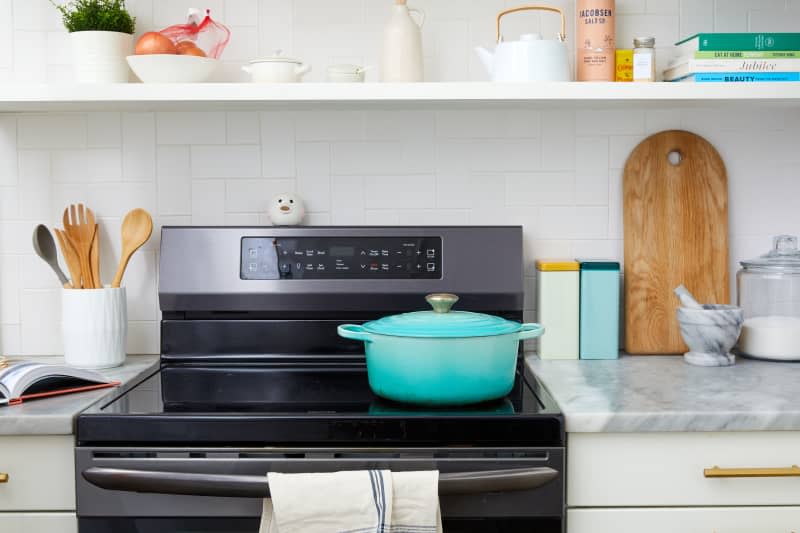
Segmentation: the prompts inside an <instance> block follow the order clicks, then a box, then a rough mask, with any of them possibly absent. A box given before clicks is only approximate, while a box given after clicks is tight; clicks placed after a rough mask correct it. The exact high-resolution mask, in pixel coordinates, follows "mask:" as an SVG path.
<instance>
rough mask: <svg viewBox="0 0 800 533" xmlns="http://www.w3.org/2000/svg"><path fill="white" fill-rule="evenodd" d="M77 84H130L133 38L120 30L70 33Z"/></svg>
mask: <svg viewBox="0 0 800 533" xmlns="http://www.w3.org/2000/svg"><path fill="white" fill-rule="evenodd" d="M69 38H70V41H72V65H73V70H74V72H75V81H76V82H77V83H127V82H128V77H129V69H128V62H127V61H126V60H125V58H126V57H127V56H129V55H130V54H131V53H132V51H133V35H130V34H127V33H120V32H116V31H78V32H74V33H70V34H69Z"/></svg>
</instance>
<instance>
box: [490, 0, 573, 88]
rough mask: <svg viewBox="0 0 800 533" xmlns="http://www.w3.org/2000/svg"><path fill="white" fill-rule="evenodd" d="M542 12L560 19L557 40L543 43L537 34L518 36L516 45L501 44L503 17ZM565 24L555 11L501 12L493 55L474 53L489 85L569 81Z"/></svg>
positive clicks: (504, 42) (519, 9) (562, 16)
mask: <svg viewBox="0 0 800 533" xmlns="http://www.w3.org/2000/svg"><path fill="white" fill-rule="evenodd" d="M531 10H544V11H553V12H555V13H558V14H559V15H561V33H559V34H558V39H555V40H546V39H542V36H541V35H539V34H538V33H528V34H524V35H522V36H520V39H519V40H518V41H508V42H506V41H504V40H503V36H502V34H501V32H500V21H501V20H502V18H503V17H504V16H505V15H508V14H510V13H516V12H519V11H531ZM566 25H567V21H566V18H565V17H564V12H563V11H561V10H560V9H558V8H555V7H546V6H525V7H517V8H513V9H508V10H506V11H502V12H501V13H500V14H498V15H497V48H496V49H495V52H494V53H492V52H490V51H488V50H486V49H485V48H483V47H480V46H479V47H476V48H475V51H476V52H477V53H478V56H479V57H480V58H481V61H482V62H483V65H484V66H485V67H486V70H487V71H488V72H489V77H490V78H491V79H492V81H503V82H530V81H571V80H572V71H571V69H570V66H569V53H568V51H567V43H566V42H564V41H565V39H566V33H565V32H566Z"/></svg>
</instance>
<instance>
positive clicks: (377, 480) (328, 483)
mask: <svg viewBox="0 0 800 533" xmlns="http://www.w3.org/2000/svg"><path fill="white" fill-rule="evenodd" d="M268 479H269V486H270V492H271V494H272V499H269V498H268V499H265V500H264V509H263V513H262V516H261V529H260V532H261V533H441V531H442V523H441V522H442V520H441V516H440V513H439V494H438V492H439V472H437V471H429V472H391V471H389V470H358V471H351V472H334V473H320V474H280V473H273V472H270V473H269V475H268Z"/></svg>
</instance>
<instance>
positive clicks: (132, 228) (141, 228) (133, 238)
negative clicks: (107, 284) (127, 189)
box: [111, 209, 153, 288]
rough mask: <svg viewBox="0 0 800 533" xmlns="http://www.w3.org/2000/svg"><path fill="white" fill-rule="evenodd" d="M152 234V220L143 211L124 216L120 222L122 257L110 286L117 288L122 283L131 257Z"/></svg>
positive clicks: (134, 211) (135, 210)
mask: <svg viewBox="0 0 800 533" xmlns="http://www.w3.org/2000/svg"><path fill="white" fill-rule="evenodd" d="M151 233H153V219H152V217H151V216H150V214H149V213H148V212H147V211H145V210H144V209H134V210H133V211H131V212H129V213H128V214H127V215H125V218H124V219H123V221H122V257H120V259H119V266H118V267H117V273H116V275H115V276H114V281H113V283H111V286H112V287H114V288H117V287H119V286H120V284H121V283H122V276H123V275H124V274H125V269H126V268H127V266H128V261H130V259H131V256H132V255H133V254H134V253H135V252H136V250H138V249H139V248H141V247H142V245H143V244H144V243H146V242H147V239H149V238H150V234H151Z"/></svg>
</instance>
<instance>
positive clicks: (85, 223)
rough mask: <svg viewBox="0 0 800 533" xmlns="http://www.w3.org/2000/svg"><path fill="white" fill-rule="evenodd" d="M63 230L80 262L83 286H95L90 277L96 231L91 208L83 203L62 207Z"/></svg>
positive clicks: (89, 287) (90, 287) (85, 287)
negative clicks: (73, 246)
mask: <svg viewBox="0 0 800 533" xmlns="http://www.w3.org/2000/svg"><path fill="white" fill-rule="evenodd" d="M63 222H64V230H65V232H66V234H67V235H68V236H69V238H70V239H71V240H72V242H73V244H74V245H75V251H76V252H77V253H78V259H79V260H80V264H81V276H82V277H83V288H84V289H92V288H94V287H95V282H94V278H93V277H92V262H91V255H92V240H93V239H94V233H95V231H97V228H96V225H95V221H94V213H92V210H91V209H86V208H85V207H84V206H83V204H78V205H77V206H76V205H74V204H73V205H70V206H69V207H68V208H67V209H64V216H63Z"/></svg>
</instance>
